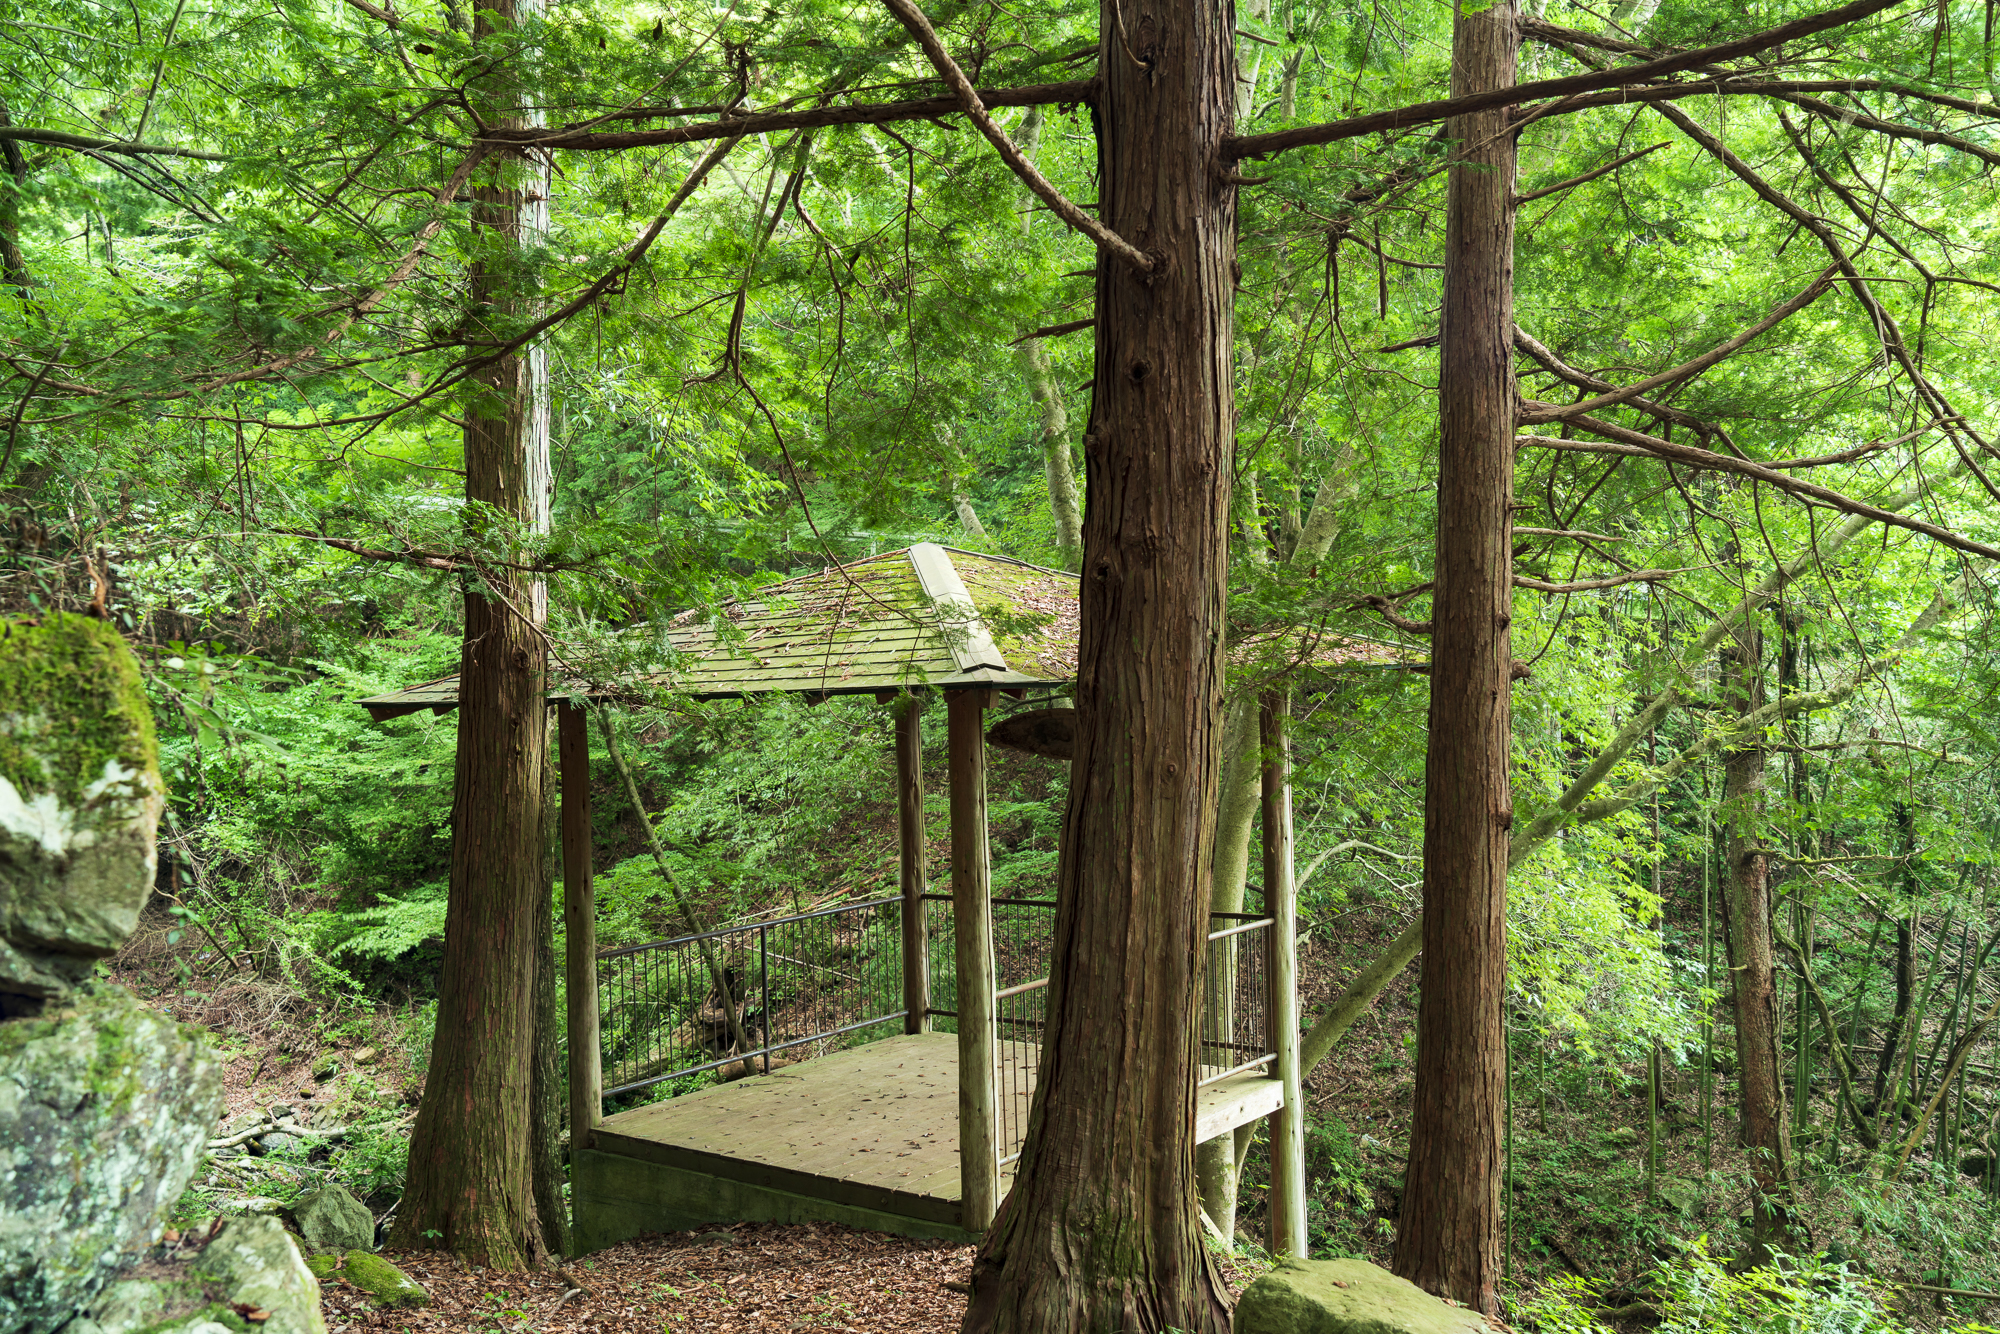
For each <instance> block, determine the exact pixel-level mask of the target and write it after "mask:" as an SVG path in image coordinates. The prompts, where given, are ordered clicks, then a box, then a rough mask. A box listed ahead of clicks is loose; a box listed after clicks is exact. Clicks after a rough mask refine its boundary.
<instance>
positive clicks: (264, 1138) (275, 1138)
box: [257, 1130, 300, 1153]
mask: <svg viewBox="0 0 2000 1334" xmlns="http://www.w3.org/2000/svg"><path fill="white" fill-rule="evenodd" d="M299 1143H300V1141H299V1137H298V1136H297V1135H287V1134H286V1133H285V1132H284V1131H282V1130H274V1131H272V1132H271V1133H270V1134H268V1135H259V1136H258V1137H257V1147H258V1148H260V1149H262V1150H263V1151H264V1152H265V1153H277V1152H279V1151H280V1150H283V1149H296V1148H297V1147H299Z"/></svg>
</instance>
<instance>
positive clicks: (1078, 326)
mask: <svg viewBox="0 0 2000 1334" xmlns="http://www.w3.org/2000/svg"><path fill="white" fill-rule="evenodd" d="M1096 327H1097V317H1096V316H1095V315H1093V316H1091V317H1090V318H1089V319H1087V320H1071V321H1070V322H1069V323H1068V324H1045V325H1043V326H1042V327H1041V328H1039V329H1030V330H1029V331H1028V332H1027V333H1024V334H1022V335H1021V336H1020V337H1019V338H1016V339H1014V340H1013V342H1010V343H1009V344H1007V346H1009V347H1012V346H1014V344H1015V343H1025V342H1027V341H1028V340H1029V339H1030V338H1060V337H1062V336H1063V335H1064V334H1073V333H1082V332H1083V331H1084V330H1085V329H1094V328H1096Z"/></svg>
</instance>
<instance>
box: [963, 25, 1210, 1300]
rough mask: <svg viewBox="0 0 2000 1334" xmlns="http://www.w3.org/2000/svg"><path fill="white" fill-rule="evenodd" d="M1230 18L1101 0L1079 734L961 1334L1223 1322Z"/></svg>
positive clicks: (1079, 669) (1077, 734)
mask: <svg viewBox="0 0 2000 1334" xmlns="http://www.w3.org/2000/svg"><path fill="white" fill-rule="evenodd" d="M1234 26H1235V24H1234V15H1233V13H1232V10H1231V7H1230V6H1229V5H1228V4H1226V3H1222V4H1218V3H1214V2H1213V0H1196V2H1195V3H1187V2H1186V0H1115V2H1114V0H1106V3H1105V5H1104V8H1103V11H1102V15H1101V18H1100V28H1099V31H1100V33H1101V39H1100V42H1101V53H1100V65H1099V68H1100V70H1102V71H1103V73H1102V76H1101V77H1102V79H1103V87H1102V91H1101V93H1100V98H1099V104H1098V108H1097V116H1098V144H1099V154H1100V157H1099V187H1100V190H1099V195H1098V197H1099V199H1100V200H1101V201H1102V203H1101V216H1102V217H1103V219H1104V221H1105V223H1106V224H1107V225H1109V226H1110V227H1111V228H1112V229H1113V230H1114V231H1116V232H1117V233H1118V234H1119V235H1120V236H1122V237H1124V238H1125V239H1126V240H1127V241H1130V242H1131V243H1132V244H1133V245H1135V246H1137V247H1138V248H1139V249H1140V250H1142V251H1144V252H1145V253H1146V254H1148V255H1149V256H1151V257H1152V258H1153V259H1154V268H1153V269H1152V271H1150V272H1145V273H1142V272H1139V271H1138V270H1136V269H1135V268H1134V267H1133V266H1131V265H1129V264H1127V263H1126V262H1125V261H1124V260H1122V259H1120V258H1118V257H1117V256H1115V255H1112V254H1108V253H1104V252H1102V251H1100V253H1099V257H1098V265H1097V274H1098V276H1097V335H1096V336H1097V380H1096V386H1095V397H1094V401H1093V404H1092V410H1091V419H1090V426H1089V430H1088V431H1087V432H1086V434H1085V436H1084V455H1085V467H1086V482H1087V486H1086V490H1085V496H1086V508H1085V513H1084V523H1083V572H1082V573H1083V589H1082V635H1081V645H1080V652H1079V659H1078V664H1077V668H1078V670H1077V688H1076V700H1077V733H1076V751H1075V758H1074V760H1073V761H1072V770H1071V780H1070V794H1069V801H1068V807H1067V811H1066V815H1065V821H1064V825H1063V839H1062V853H1061V862H1060V870H1059V878H1058V890H1057V898H1058V906H1057V908H1056V926H1055V959H1054V966H1053V968H1052V970H1051V980H1050V988H1049V997H1050V998H1049V1016H1048V1027H1047V1029H1046V1030H1045V1036H1044V1042H1043V1048H1042V1057H1041V1067H1040V1074H1039V1077H1038V1080H1037V1084H1036V1089H1035V1102H1034V1106H1033V1109H1032V1110H1031V1112H1030V1115H1029V1120H1028V1136H1027V1142H1026V1144H1025V1146H1024V1149H1023V1156H1022V1159H1021V1162H1020V1164H1019V1167H1018V1174H1017V1175H1016V1177H1015V1184H1014V1189H1013V1192H1012V1194H1010V1195H1009V1196H1008V1198H1007V1202H1006V1204H1005V1205H1004V1206H1003V1207H1002V1208H1001V1210H1000V1214H999V1217H998V1218H997V1219H995V1220H994V1223H993V1226H992V1227H991V1228H990V1229H988V1231H987V1233H986V1237H985V1239H984V1241H983V1243H982V1244H981V1246H980V1250H979V1256H978V1259H977V1260H976V1262H975V1264H974V1266H973V1275H972V1300H971V1303H970V1305H969V1306H968V1308H967V1311H966V1316H965V1326H964V1328H965V1329H966V1330H967V1331H979V1332H980V1334H985V1332H986V1331H1004V1332H1006V1334H1048V1332H1049V1331H1052V1330H1061V1331H1064V1334H1095V1332H1096V1331H1103V1332H1104V1334H1147V1332H1153V1331H1164V1330H1168V1329H1177V1330H1182V1331H1186V1334H1222V1332H1223V1331H1226V1330H1227V1329H1228V1328H1229V1307H1228V1299H1227V1297H1226V1296H1225V1295H1224V1290H1223V1287H1222V1284H1221V1282H1220V1281H1219V1279H1218V1276H1217V1275H1216V1273H1215V1271H1214V1269H1213V1268H1212V1266H1211V1265H1210V1263H1209V1260H1208V1257H1207V1255H1206V1253H1205V1251H1204V1250H1203V1247H1202V1239H1201V1227H1200V1224H1199V1222H1198V1214H1197V1211H1196V1207H1195V1179H1194V1096H1193V1095H1194V1083H1195V1071H1196V1067H1197V1063H1198V1060H1199V1048H1198V1044H1197V1040H1196V1023H1197V1016H1198V1013H1199V1011H1198V1005H1197V1001H1198V999H1199V998H1198V994H1197V993H1198V990H1199V982H1200V978H1201V966H1202V961H1203V957H1204V955H1205V953H1206V950H1205V946H1206V943H1207V935H1208V895H1209V861H1210V854H1211V844H1212V842H1213V838H1214V832H1215V800H1216V774H1215V768H1216V752H1217V748H1218V741H1219V736H1218V733H1219V732H1220V730H1221V718H1222V686H1223V681H1222V663H1221V660H1220V651H1219V650H1220V647H1221V644H1222V632H1223V620H1222V612H1223V589H1224V581H1225V578H1226V574H1227V568H1226V567H1227V561H1228V547H1227V519H1228V507H1229V459H1230V440H1231V435H1232V433H1233V430H1234V427H1235V408H1234V403H1233V397H1232V393H1231V383H1230V342H1231V327H1232V321H1231V306H1232V302H1233V299H1234V288H1235V271H1236V264H1235V236H1236V198H1235V189H1234V187H1233V186H1232V185H1231V184H1230V183H1229V182H1228V181H1227V180H1226V179H1225V177H1224V176H1223V175H1222V173H1221V172H1220V170H1219V162H1220V154H1219V152H1218V149H1219V146H1220V142H1221V140H1222V139H1223V137H1224V136H1225V135H1227V134H1228V133H1229V130H1230V119H1231V118H1230V108H1231V102H1232V90H1231V79H1232V77H1233V76H1234V73H1235V61H1234V59H1233V55H1232V45H1233V29H1234Z"/></svg>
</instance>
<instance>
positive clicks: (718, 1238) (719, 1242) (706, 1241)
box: [694, 1232, 736, 1246]
mask: <svg viewBox="0 0 2000 1334" xmlns="http://www.w3.org/2000/svg"><path fill="white" fill-rule="evenodd" d="M694 1244H695V1245H697V1246H734V1245H735V1244H736V1238H735V1237H733V1236H731V1235H730V1234H729V1233H727V1232H704V1233H702V1234H701V1235H700V1236H699V1237H696V1238H695V1239H694Z"/></svg>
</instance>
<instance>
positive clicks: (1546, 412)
mask: <svg viewBox="0 0 2000 1334" xmlns="http://www.w3.org/2000/svg"><path fill="white" fill-rule="evenodd" d="M1838 268H1839V265H1838V264H1834V265H1829V266H1828V267H1827V269H1826V271H1825V272H1823V273H1821V274H1820V275H1819V277H1817V278H1815V279H1813V280H1812V282H1811V283H1810V284H1808V285H1807V287H1806V289H1805V290H1804V291H1803V292H1800V293H1799V294H1798V295H1797V296H1795V297H1793V298H1792V299H1791V300H1790V301H1787V302H1785V303H1784V304H1783V305H1782V306H1779V307H1778V308H1777V309H1776V310H1773V311H1772V312H1771V313H1770V314H1768V315H1766V316H1765V317H1764V318H1763V319H1761V320H1759V321H1757V323H1755V324H1753V325H1751V326H1750V327H1749V328H1748V329H1745V330H1744V331H1743V332H1742V333H1740V334H1737V335H1736V336H1735V337H1734V338H1731V339H1729V340H1728V341H1727V342H1725V343H1722V344H1719V345H1718V346H1716V347H1714V348H1711V349H1710V350H1709V351H1707V352H1704V353H1702V354H1701V355H1700V356H1698V357H1696V358H1695V359H1694V360H1692V361H1686V362H1682V363H1681V364H1680V365H1678V366H1675V367H1672V368H1671V369H1668V370H1664V371H1661V372H1660V373H1659V374H1657V375H1649V376H1647V377H1646V378H1645V379H1643V380H1640V381H1639V382H1637V383H1636V384H1628V385H1624V386H1621V387H1619V388H1615V389H1612V390H1610V391H1609V392H1607V393H1602V394H1599V395H1597V397H1595V398H1586V399H1583V400H1581V401H1580V402H1576V403H1569V404H1544V405H1541V406H1538V407H1535V408H1533V409H1530V410H1527V411H1522V412H1517V413H1516V414H1515V417H1514V421H1515V424H1516V425H1519V426H1541V425H1544V424H1546V423H1548V422H1553V421H1563V420H1565V419H1567V418H1572V417H1575V416H1576V415H1577V414H1579V413H1584V412H1594V411H1596V410H1597V409H1599V408H1608V407H1614V406H1616V405H1617V404H1620V403H1624V402H1626V401H1628V400H1630V399H1634V398H1637V397H1639V395H1641V394H1643V393H1645V392H1646V391H1647V390H1649V389H1658V388H1659V387H1660V386H1662V385H1669V384H1673V383H1674V382H1675V381H1677V380H1685V379H1687V378H1688V377H1689V376H1691V375H1698V374H1700V373H1701V372H1702V371H1705V370H1707V369H1708V368H1709V367H1710V366H1713V365H1715V363H1717V362H1718V361H1722V360H1724V359H1726V358H1728V357H1729V356H1731V355H1733V354H1734V353H1736V352H1738V351H1740V350H1742V348H1743V347H1744V346H1745V345H1746V344H1747V343H1749V342H1750V340H1752V339H1753V338H1755V337H1757V335H1759V334H1761V333H1764V332H1765V331H1767V330H1769V329H1770V328H1772V327H1773V326H1774V325H1778V324H1781V323H1783V322H1784V321H1785V320H1787V319H1790V318H1791V317H1792V316H1793V315H1796V314H1798V313H1799V312H1800V311H1802V310H1804V309H1805V308H1806V307H1807V306H1810V305H1811V304H1812V303H1813V302H1815V301H1817V300H1819V299H1820V297H1821V296H1822V295H1823V294H1825V293H1826V292H1827V291H1828V290H1830V289H1831V288H1832V287H1833V275H1834V272H1835V270H1836V269H1838Z"/></svg>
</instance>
